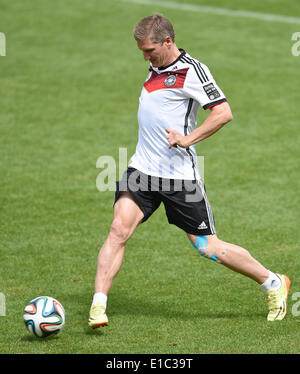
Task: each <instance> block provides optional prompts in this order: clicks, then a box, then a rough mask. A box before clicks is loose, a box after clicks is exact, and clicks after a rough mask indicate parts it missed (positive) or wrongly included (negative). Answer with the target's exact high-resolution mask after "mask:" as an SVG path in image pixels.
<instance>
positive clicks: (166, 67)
mask: <svg viewBox="0 0 300 374" xmlns="http://www.w3.org/2000/svg"><path fill="white" fill-rule="evenodd" d="M179 51H180V55H179V56H178V57H177V58H176V60H175V61H173V62H172V63H171V64H169V65H167V66H159V67H157V68H156V67H154V66H152V64H151V63H150V68H149V70H150V71H151V70H154V71H156V72H161V71H163V70H166V69H168V68H170V67H171V66H173V65H175V64H176V62H178V61H179V60H180V59H181V57H182V56H184V55H185V54H186V52H185V50H184V49H181V48H179Z"/></svg>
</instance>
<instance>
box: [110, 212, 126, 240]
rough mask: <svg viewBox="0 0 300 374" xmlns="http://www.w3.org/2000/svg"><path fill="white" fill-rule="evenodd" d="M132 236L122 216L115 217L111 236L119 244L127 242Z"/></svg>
mask: <svg viewBox="0 0 300 374" xmlns="http://www.w3.org/2000/svg"><path fill="white" fill-rule="evenodd" d="M129 236H130V230H129V228H128V227H127V226H126V224H125V223H124V222H123V220H122V219H120V218H114V220H113V221H112V224H111V227H110V232H109V237H110V240H112V241H113V242H115V243H117V244H125V243H126V242H127V240H128V239H129Z"/></svg>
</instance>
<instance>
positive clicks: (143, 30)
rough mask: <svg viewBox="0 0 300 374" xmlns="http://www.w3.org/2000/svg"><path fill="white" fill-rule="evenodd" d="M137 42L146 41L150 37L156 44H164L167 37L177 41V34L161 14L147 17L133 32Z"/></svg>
mask: <svg viewBox="0 0 300 374" xmlns="http://www.w3.org/2000/svg"><path fill="white" fill-rule="evenodd" d="M133 36H134V38H135V40H137V41H140V40H145V39H146V38H148V37H150V39H151V40H152V41H153V42H154V43H161V44H162V43H163V42H164V40H165V38H166V37H168V36H169V37H170V38H171V39H172V41H173V42H174V41H175V33H174V29H173V26H172V24H171V22H170V21H169V20H168V19H167V18H165V17H164V16H163V15H161V14H159V13H155V14H153V15H152V16H149V17H145V18H143V19H142V20H140V22H139V23H138V24H137V25H136V27H135V28H134V30H133Z"/></svg>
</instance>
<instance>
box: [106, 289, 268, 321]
mask: <svg viewBox="0 0 300 374" xmlns="http://www.w3.org/2000/svg"><path fill="white" fill-rule="evenodd" d="M120 300H122V301H121V302H120V301H117V300H116V299H115V298H114V301H113V302H112V303H111V305H110V306H109V308H108V313H109V314H110V315H131V316H132V315H142V316H158V317H163V318H166V319H169V318H172V319H180V320H183V321H194V320H195V319H198V318H199V319H202V320H213V319H231V320H233V319H245V318H246V319H249V320H250V319H253V318H254V319H257V318H261V317H264V318H266V315H267V309H266V311H265V312H261V311H257V310H255V311H253V309H250V308H247V307H246V306H245V309H242V308H241V307H240V308H239V311H235V307H234V306H233V307H232V310H223V311H212V312H211V311H209V310H208V306H207V305H206V307H205V308H203V309H201V306H200V305H199V309H195V307H194V306H191V305H189V306H186V305H183V306H181V305H179V304H178V303H176V304H175V305H172V303H171V302H168V303H165V302H161V301H160V302H157V301H155V300H153V302H149V301H145V299H144V298H137V299H135V300H134V302H133V299H132V298H128V297H126V296H124V295H122V297H121V298H120ZM212 308H213V304H212ZM227 308H228V305H227Z"/></svg>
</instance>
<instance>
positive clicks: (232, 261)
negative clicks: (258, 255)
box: [188, 234, 269, 284]
mask: <svg viewBox="0 0 300 374" xmlns="http://www.w3.org/2000/svg"><path fill="white" fill-rule="evenodd" d="M188 237H189V239H190V240H191V241H192V242H193V243H195V242H196V238H197V237H196V236H195V235H191V234H188ZM206 238H207V245H206V246H205V245H204V246H203V253H204V254H206V257H211V255H212V254H213V255H215V256H216V258H217V261H218V262H219V263H221V264H222V265H224V266H226V267H228V268H230V269H231V270H234V271H236V272H238V273H240V274H243V275H245V276H247V277H249V278H252V279H253V280H255V281H256V282H257V283H259V284H262V283H264V282H265V281H266V280H267V278H268V277H269V272H268V270H267V269H266V268H265V267H264V266H263V265H261V264H260V263H259V262H258V261H257V260H256V259H255V258H253V257H252V256H251V254H250V253H249V252H248V251H247V250H246V249H244V248H242V247H239V246H238V245H235V244H231V243H226V242H224V241H222V240H220V239H219V238H218V237H217V236H216V235H207V236H206ZM205 247H206V248H205Z"/></svg>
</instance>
